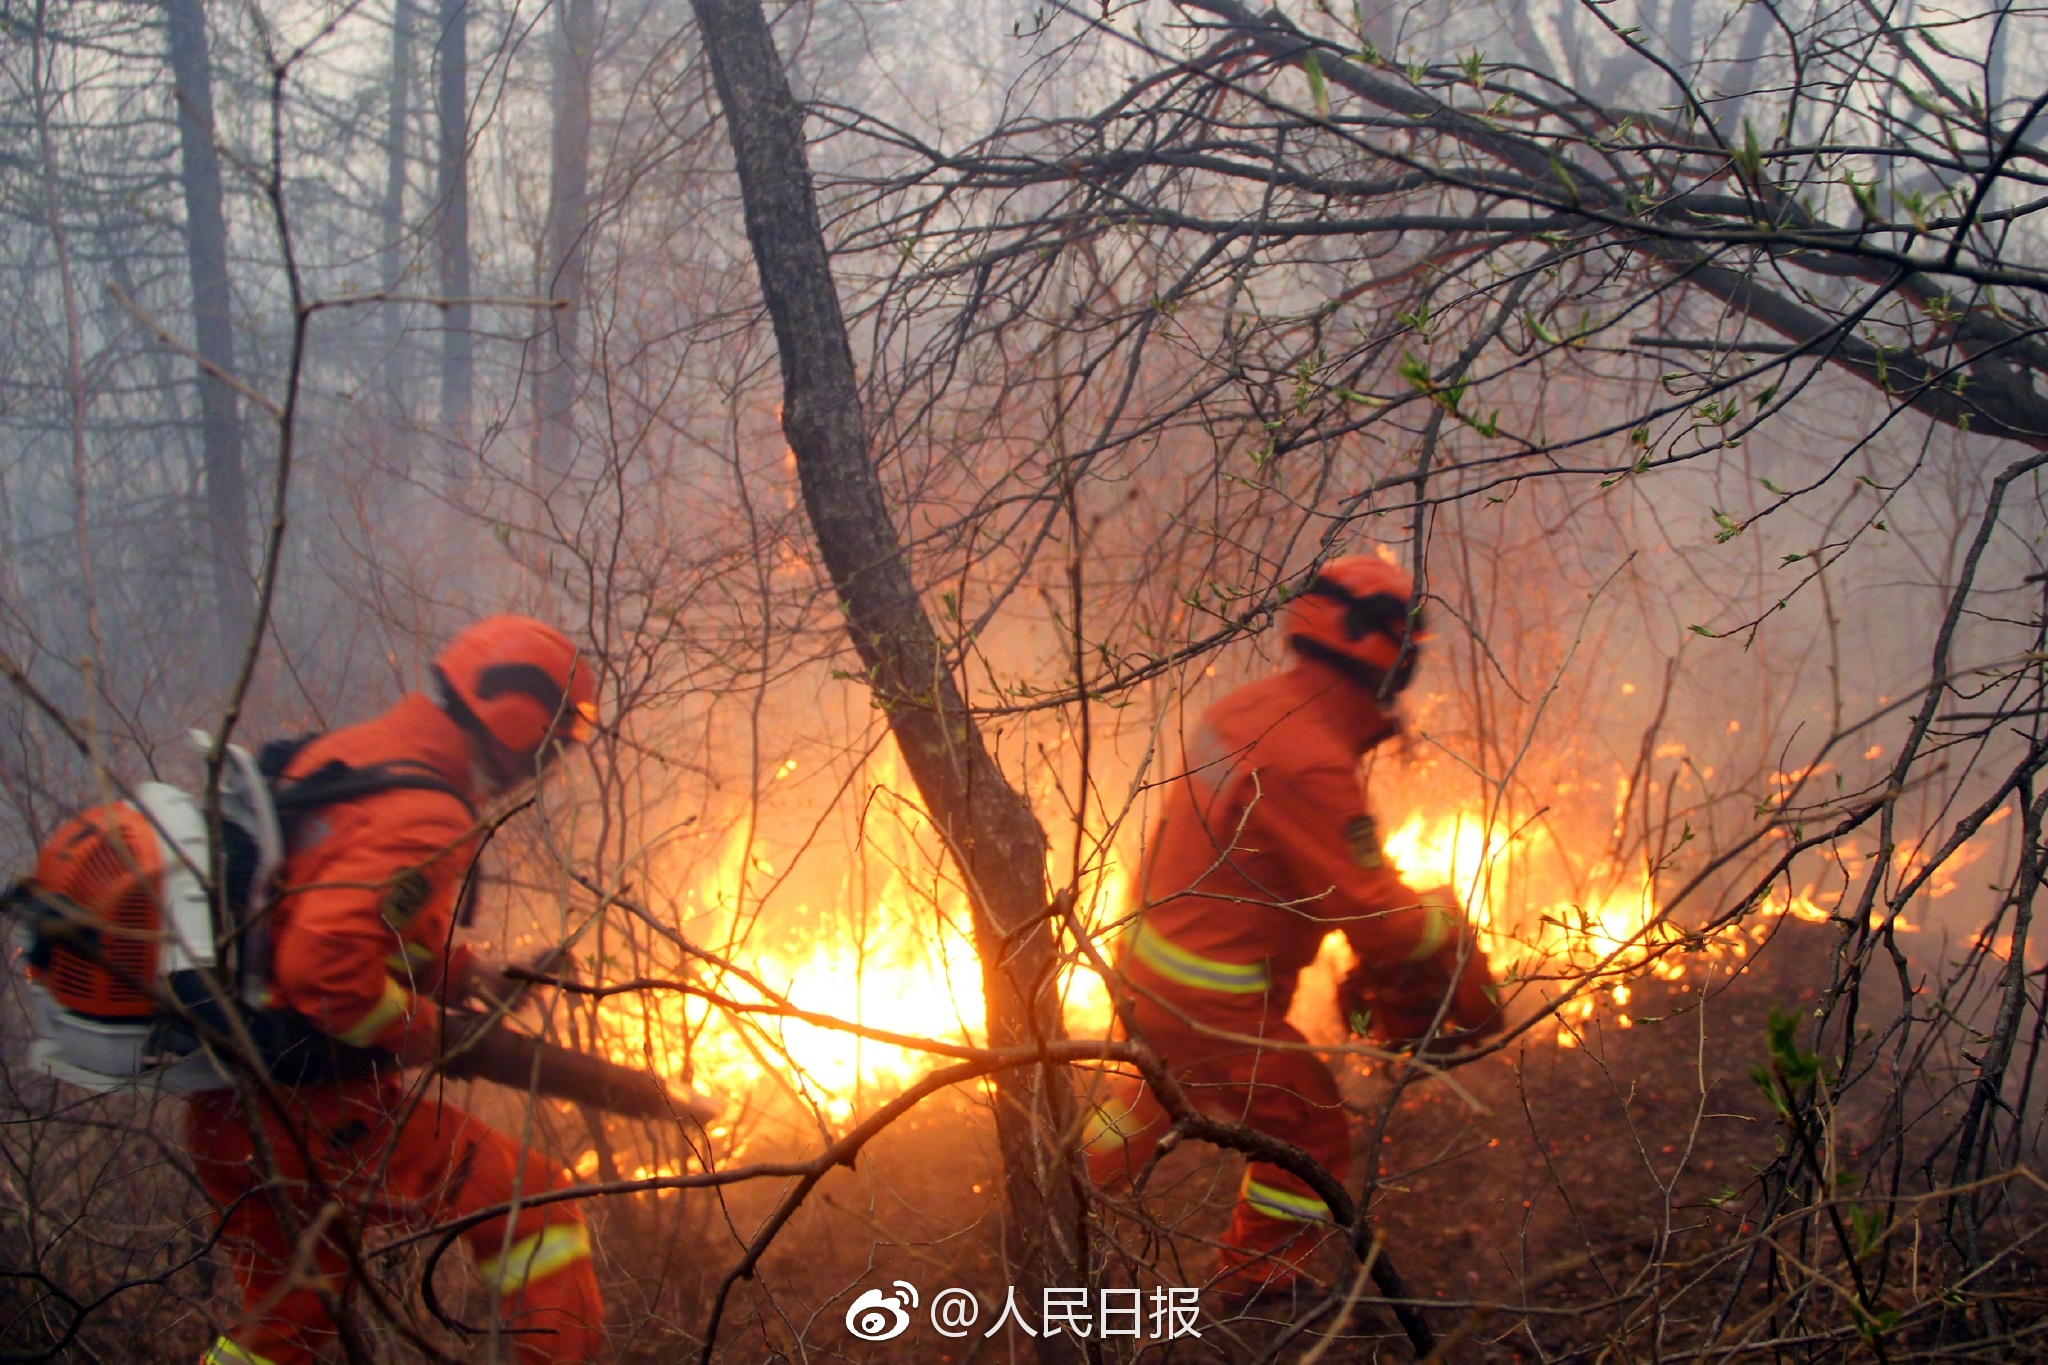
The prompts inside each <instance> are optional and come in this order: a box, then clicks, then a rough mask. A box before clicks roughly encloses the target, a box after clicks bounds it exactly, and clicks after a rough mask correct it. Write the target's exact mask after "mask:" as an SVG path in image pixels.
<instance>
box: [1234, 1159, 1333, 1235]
mask: <svg viewBox="0 0 2048 1365" xmlns="http://www.w3.org/2000/svg"><path fill="white" fill-rule="evenodd" d="M1238 1198H1240V1199H1242V1200H1243V1201H1244V1202H1245V1204H1246V1205H1247V1206H1248V1207H1249V1208H1251V1209H1252V1210H1253V1211H1254V1212H1257V1213H1262V1214H1264V1215H1265V1216H1266V1217H1268V1218H1278V1219H1281V1220H1283V1221H1285V1222H1289V1223H1328V1222H1330V1221H1332V1220H1331V1218H1330V1206H1329V1205H1328V1204H1325V1203H1324V1202H1323V1201H1322V1200H1320V1199H1318V1198H1317V1197H1316V1196H1314V1195H1312V1194H1296V1193H1295V1192H1294V1191H1293V1190H1283V1189H1281V1188H1280V1187H1279V1186H1277V1185H1268V1184H1266V1183H1265V1182H1264V1181H1261V1180H1254V1179H1252V1176H1251V1172H1250V1171H1246V1172H1245V1177H1244V1185H1243V1187H1242V1188H1241V1189H1240V1190H1239V1191H1238Z"/></svg>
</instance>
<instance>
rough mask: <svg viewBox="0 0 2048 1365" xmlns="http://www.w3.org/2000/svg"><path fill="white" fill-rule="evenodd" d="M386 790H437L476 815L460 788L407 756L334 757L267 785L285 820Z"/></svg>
mask: <svg viewBox="0 0 2048 1365" xmlns="http://www.w3.org/2000/svg"><path fill="white" fill-rule="evenodd" d="M301 747H303V744H302V745H301ZM389 791H431V792H440V793H441V794H442V795H444V796H452V797H454V798H455V799H456V800H457V801H459V802H461V803H462V808H463V810H465V811H467V812H468V813H469V817H470V819H472V820H474V819H475V818H476V813H477V812H476V805H475V803H474V802H472V801H471V800H470V799H469V797H468V796H467V795H465V794H464V793H463V791H462V789H461V788H459V787H457V786H456V785H455V784H454V783H452V782H450V781H449V780H448V779H447V778H445V777H443V776H441V775H440V774H439V773H437V772H435V771H434V770H433V769H432V768H431V767H429V766H427V765H426V764H425V763H422V762H420V761H419V760H417V759H411V758H401V759H395V760H393V761H392V762H389V763H365V764H363V765H361V766H356V765H354V764H350V763H344V762H343V761H342V760H340V759H338V758H334V759H329V760H328V761H327V762H325V763H323V764H321V765H320V766H319V767H317V768H315V769H314V770H313V771H312V772H310V773H307V774H305V775H304V776H303V777H297V778H293V779H291V780H290V781H283V780H281V779H278V778H273V779H272V786H271V792H272V800H274V801H275V802H276V804H277V814H278V818H279V819H281V820H285V821H287V822H289V821H290V820H292V819H293V818H295V817H298V816H303V815H306V814H308V813H310V812H312V811H314V810H317V809H319V808H320V807H322V806H332V805H338V804H340V803H341V802H343V801H355V800H359V799H360V798H362V797H365V796H375V795H377V794H378V793H380V792H389Z"/></svg>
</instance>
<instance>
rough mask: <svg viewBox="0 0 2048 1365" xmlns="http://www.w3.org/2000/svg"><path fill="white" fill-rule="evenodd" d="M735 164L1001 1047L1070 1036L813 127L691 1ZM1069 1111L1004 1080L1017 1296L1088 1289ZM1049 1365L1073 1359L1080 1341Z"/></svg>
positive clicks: (710, 4) (816, 448)
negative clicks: (932, 593)
mask: <svg viewBox="0 0 2048 1365" xmlns="http://www.w3.org/2000/svg"><path fill="white" fill-rule="evenodd" d="M691 8H692V9H693V10H695V12H696V16H697V23H698V26H699V28H700V29H701V30H702V32H703V36H704V47H705V52H706V54H707V56H708V57H709V58H710V63H711V74H712V79H713V81H714V82H715V83H716V85H717V88H718V97H719V100H720V102H721V103H722V104H723V105H724V109H725V126H726V131H727V132H728V134H729V135H730V136H731V139H732V146H733V152H734V156H735V158H736V160H737V163H738V170H739V180H740V193H741V198H742V200H743V202H744V205H745V209H746V223H747V237H748V239H749V241H751V242H752V244H753V249H754V261H755V265H756V267H757V269H758V270H759V272H760V277H761V290H762V293H763V295H764V296H765V298H766V301H767V305H768V313H769V317H770V318H771V319H772V320H773V322H774V326H775V342H776V347H777V350H778V352H779V353H780V358H781V362H782V383H783V407H782V430H783V433H784V434H785V435H786V436H787V437H788V439H789V444H790V448H791V450H792V451H794V453H795V455H796V467H797V476H798V479H799V481H800V482H801V484H802V486H803V497H804V506H805V510H806V511H807V513H808V514H809V517H810V522H811V528H812V530H813V532H814V533H815V534H816V536H817V539H818V548H819V551H820V552H821V553H822V555H823V557H824V561H825V567H826V569H827V571H828V572H829V573H830V574H831V575H832V582H833V586H834V587H835V588H836V589H837V590H838V593H839V598H840V601H841V602H842V603H843V604H844V606H845V608H846V618H847V629H848V632H849V633H850V634H851V635H852V637H853V645H854V648H855V650H856V651H857V652H858V653H859V655H860V659H861V663H862V664H863V665H864V666H865V668H866V671H867V676H868V680H869V684H870V686H872V687H873V688H874V693H875V699H876V701H877V702H878V703H879V705H880V706H881V708H882V711H883V713H884V714H885V715H886V716H887V717H888V719H889V727H890V729H891V731H892V732H893V734H894V735H895V738H896V743H897V745H898V747H899V748H900V749H901V750H902V752H903V758H904V763H905V764H906V766H908V768H909V770H910V774H911V777H912V778H913V779H914V780H915V781H916V783H917V787H918V791H919V793H920V795H921V796H922V797H923V799H924V802H925V805H926V806H927V807H928V808H929V809H930V811H931V815H932V820H933V823H934V824H935V825H936V826H937V828H938V830H939V832H940V835H941V836H942V837H943V838H944V840H945V842H946V848H947V851H948V853H949V854H950V855H951V857H952V858H953V859H954V860H955V862H956V863H957V864H958V866H959V868H960V871H961V874H962V877H963V880H964V881H965V882H966V884H967V888H968V895H969V898H970V901H971V904H972V907H973V914H974V933H975V946H976V949H977V951H978V953H979V955H980V958H981V964H982V989H983V994H984V996H985V997H986V1000H987V1008H988V1033H989V1043H990V1045H991V1046H994V1047H1012V1046H1018V1045H1024V1044H1031V1043H1034V1042H1038V1041H1041V1040H1049V1039H1053V1038H1057V1037H1059V1036H1060V1034H1061V1024H1060V1013H1059V1005H1058V996H1057V993H1056V982H1055V975H1056V973H1055V968H1056V966H1057V951H1056V948H1055V945H1054V941H1053V933H1052V927H1051V922H1050V917H1049V915H1048V908H1047V894H1046V880H1045V878H1046V838H1045V831H1044V830H1043V829H1042V828H1040V826H1039V824H1038V820H1037V817H1036V816H1035V815H1034V814H1033V813H1032V811H1031V808H1030V806H1029V805H1028V804H1027V803H1026V802H1025V800H1024V798H1023V797H1022V796H1021V795H1019V794H1018V792H1017V791H1016V790H1015V789H1014V788H1013V787H1011V786H1010V784H1009V782H1008V781H1007V780H1006V779H1005V778H1004V776H1003V773H1002V770H1001V769H1000V768H998V767H997V766H996V763H995V760H994V759H993V758H992V757H991V756H990V754H989V751H988V749H987V747H986V745H984V743H983V742H982V737H981V734H980V731H979V729H978V728H977V727H976V725H975V722H974V719H973V717H972V716H971V715H969V713H968V710H967V705H966V701H965V699H964V697H963V696H962V695H961V692H960V689H959V687H958V685H957V684H956V682H955V680H954V678H953V675H952V674H951V672H949V670H948V666H947V661H946V658H945V655H944V652H943V651H942V650H941V648H940V645H939V641H938V637H937V634H936V632H934V630H933V629H932V624H931V620H930V618H929V617H928V616H927V615H926V613H925V609H924V603H923V601H922V600H921V599H920V598H919V596H918V592H917V587H916V585H915V584H914V583H913V582H912V580H911V576H910V571H909V567H908V565H907V564H906V562H905V558H904V554H903V547H902V544H901V542H900V541H899V540H898V539H897V535H896V529H895V523H894V522H893V521H892V519H891V517H890V514H889V508H888V504H887V502H886V500H885V498H884V496H883V492H882V484H881V480H880V478H879V477H878V476H877V474H876V472H875V465H874V460H873V456H872V453H871V451H870V450H869V445H868V431H867V423H866V418H865V416H864V414H863V413H862V411H861V403H860V391H859V387H858V383H857V380H856V378H855V374H854V365H853V349H852V346H851V345H850V344H849V342H848V340H847V333H846V321H845V319H844V317H842V316H841V314H840V310H839V296H838V294H837V292H836V290H835V288H834V286H833V282H832V273H831V268H830V266H829V264H828V262H827V259H826V250H825V236H824V232H823V230H822V229H821V228H820V226H819V222H818V205H817V199H816V197H815V196H814V194H813V192H812V188H811V174H810V166H809V163H808V161H807V159H806V153H805V147H804V135H803V116H802V113H801V111H800V110H799V109H798V107H797V103H796V99H795V97H794V96H793V95H792V94H791V93H790V89H789V82H788V80H787V78H786V77H785V75H784V72H783V68H782V63H781V60H780V58H779V57H778V56H777V54H776V51H775V43H774V38H773V36H772V35H771V34H770V32H769V29H768V22H767V20H766V18H765V17H764V16H763V15H762V12H761V7H760V4H759V0H691ZM1073 1110H1074V1096H1073V1092H1072V1090H1071V1088H1070V1087H1069V1084H1068V1081H1067V1079H1066V1076H1065V1074H1064V1073H1063V1072H1061V1071H1059V1070H1058V1069H1056V1068H1053V1067H1050V1066H1047V1067H1044V1068H1036V1069H1026V1070H1021V1071H1016V1072H1008V1073H1004V1079H1003V1080H1002V1081H1001V1082H1000V1083H999V1085H998V1086H997V1091H996V1132H997V1140H998V1143H999V1145H1000V1147H1001V1150H1002V1155H1003V1180H1004V1194H1005V1196H1006V1198H1007V1201H1008V1208H1009V1227H1008V1234H1009V1237H1010V1248H1009V1250H1010V1252H1011V1254H1012V1262H1013V1265H1014V1266H1015V1271H1014V1273H1015V1276H1016V1280H1015V1283H1016V1284H1017V1287H1018V1288H1019V1289H1020V1290H1022V1291H1024V1293H1025V1294H1026V1296H1027V1297H1026V1299H1025V1301H1026V1302H1027V1303H1035V1302H1037V1300H1038V1292H1039V1290H1040V1289H1041V1288H1043V1287H1044V1286H1046V1285H1062V1284H1064V1285H1080V1284H1082V1283H1084V1281H1083V1280H1082V1279H1081V1278H1080V1277H1081V1276H1082V1275H1083V1274H1084V1273H1085V1272H1084V1267H1083V1265H1082V1261H1083V1255H1082V1250H1081V1198H1080V1184H1079V1179H1078V1173H1077V1168H1076V1166H1075V1155H1074V1153H1073V1151H1072V1149H1071V1131H1072V1128H1073ZM1038 1351H1039V1355H1040V1357H1041V1359H1061V1360H1066V1359H1078V1358H1079V1354H1078V1346H1077V1344H1076V1342H1075V1339H1074V1338H1072V1337H1071V1336H1068V1335H1065V1334H1062V1335H1060V1336H1056V1337H1047V1338H1043V1339H1041V1340H1040V1341H1039V1343H1038Z"/></svg>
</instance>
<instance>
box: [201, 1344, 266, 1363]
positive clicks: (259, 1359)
mask: <svg viewBox="0 0 2048 1365" xmlns="http://www.w3.org/2000/svg"><path fill="white" fill-rule="evenodd" d="M199 1365H277V1362H276V1361H274V1360H272V1359H271V1358H270V1357H269V1356H259V1355H257V1354H256V1353H255V1352H254V1351H252V1350H250V1349H249V1348H248V1347H246V1346H237V1345H236V1344H235V1343H234V1342H232V1341H230V1340H229V1339H228V1338H226V1337H216V1338H214V1342H213V1345H212V1346H211V1347H209V1348H208V1349H207V1352H206V1354H205V1355H203V1356H201V1357H199Z"/></svg>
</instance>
